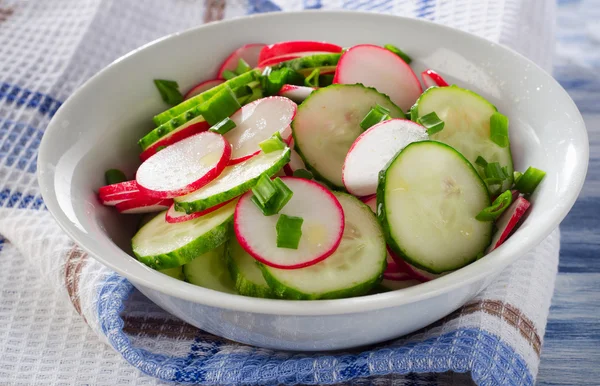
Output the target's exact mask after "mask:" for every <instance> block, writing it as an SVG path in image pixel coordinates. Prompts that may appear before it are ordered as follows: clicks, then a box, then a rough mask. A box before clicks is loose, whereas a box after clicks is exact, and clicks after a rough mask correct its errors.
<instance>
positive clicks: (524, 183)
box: [515, 166, 546, 194]
mask: <svg viewBox="0 0 600 386" xmlns="http://www.w3.org/2000/svg"><path fill="white" fill-rule="evenodd" d="M544 176H546V172H544V171H543V170H540V169H536V168H534V167H532V166H530V167H528V168H527V170H525V173H523V175H522V176H521V178H519V180H518V181H517V182H516V184H515V189H516V190H518V191H519V192H521V193H523V194H531V193H533V191H534V190H535V188H537V186H538V185H539V184H540V182H542V180H543V179H544Z"/></svg>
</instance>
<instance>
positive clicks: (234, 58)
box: [218, 43, 265, 79]
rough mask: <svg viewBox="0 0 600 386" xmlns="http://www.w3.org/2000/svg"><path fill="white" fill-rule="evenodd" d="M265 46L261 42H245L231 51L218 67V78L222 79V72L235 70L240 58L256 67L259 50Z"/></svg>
mask: <svg viewBox="0 0 600 386" xmlns="http://www.w3.org/2000/svg"><path fill="white" fill-rule="evenodd" d="M264 47H265V45H264V44H262V43H254V44H246V45H245V46H242V47H240V48H238V49H237V50H235V51H233V52H232V53H231V55H229V56H228V57H227V59H225V60H224V61H223V64H221V67H220V68H219V73H218V78H219V79H223V72H225V71H235V69H236V68H237V65H238V63H239V61H240V59H243V60H244V61H245V62H246V63H248V65H249V66H250V67H256V66H257V65H258V57H259V55H260V52H261V51H262V49H263V48H264Z"/></svg>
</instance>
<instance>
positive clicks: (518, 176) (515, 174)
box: [513, 170, 523, 184]
mask: <svg viewBox="0 0 600 386" xmlns="http://www.w3.org/2000/svg"><path fill="white" fill-rule="evenodd" d="M522 175H523V173H521V172H518V171H516V170H515V171H514V172H513V181H514V182H515V184H516V183H517V182H518V181H519V179H520V178H521V176H522Z"/></svg>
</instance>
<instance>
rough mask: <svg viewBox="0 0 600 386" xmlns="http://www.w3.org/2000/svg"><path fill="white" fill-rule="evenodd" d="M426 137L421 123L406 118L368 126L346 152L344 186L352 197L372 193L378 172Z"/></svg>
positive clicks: (374, 189) (425, 131) (343, 172)
mask: <svg viewBox="0 0 600 386" xmlns="http://www.w3.org/2000/svg"><path fill="white" fill-rule="evenodd" d="M428 138H429V136H428V135H427V130H426V129H425V128H424V127H423V126H421V125H419V124H417V123H414V122H412V121H409V120H406V119H392V120H388V121H384V122H381V123H379V124H377V125H375V126H373V127H371V128H369V129H368V130H367V131H365V132H364V133H362V134H361V135H360V136H359V137H358V138H357V139H356V141H354V144H352V147H350V150H349V151H348V154H347V155H346V159H345V161H344V166H343V168H342V180H343V181H344V186H345V187H346V189H347V190H348V192H350V193H352V194H354V195H355V196H367V195H370V194H375V193H376V191H377V179H378V175H379V171H380V170H382V169H383V168H385V166H386V165H387V164H388V162H389V161H390V160H391V159H392V158H394V156H395V155H396V154H397V153H398V152H399V151H400V150H402V149H404V148H405V147H406V146H407V145H408V144H409V143H412V142H416V141H424V140H427V139H428Z"/></svg>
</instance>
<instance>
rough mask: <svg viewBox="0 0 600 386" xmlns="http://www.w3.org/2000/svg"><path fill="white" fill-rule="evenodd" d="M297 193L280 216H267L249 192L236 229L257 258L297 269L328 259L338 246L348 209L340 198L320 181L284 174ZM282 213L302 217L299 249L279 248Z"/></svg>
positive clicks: (237, 212)
mask: <svg viewBox="0 0 600 386" xmlns="http://www.w3.org/2000/svg"><path fill="white" fill-rule="evenodd" d="M281 179H282V180H283V182H284V183H285V184H286V185H287V186H288V187H289V188H290V189H291V190H292V192H294V195H293V196H292V198H291V199H290V201H289V202H288V203H287V204H286V205H285V207H283V209H282V210H281V211H280V212H279V214H278V215H273V216H265V215H263V213H262V212H261V211H260V209H259V208H258V207H257V206H256V205H255V204H254V202H252V201H251V197H252V192H251V191H250V192H248V193H246V194H245V195H244V196H242V198H240V201H239V202H238V205H237V207H236V210H235V215H234V230H235V234H236V236H237V238H238V241H239V242H240V245H241V246H242V247H243V248H244V249H245V250H246V252H248V253H249V254H250V255H252V256H253V257H254V258H255V259H256V260H258V261H260V262H262V263H264V264H266V265H268V266H271V267H275V268H281V269H295V268H302V267H307V266H310V265H313V264H316V263H318V262H319V261H321V260H324V259H325V258H327V257H328V256H329V255H331V254H332V253H333V252H335V250H336V248H337V247H338V245H339V243H340V241H341V239H342V234H343V232H344V212H343V210H342V207H341V205H340V203H339V201H338V199H337V198H336V197H335V196H334V195H333V194H332V193H331V192H330V191H328V190H327V189H326V188H324V187H323V186H321V185H319V184H317V183H316V182H313V181H310V180H305V179H302V178H293V177H282V178H281ZM281 214H285V215H288V216H296V217H302V218H303V219H304V222H303V223H302V237H301V239H300V243H299V245H298V249H289V248H278V247H277V231H276V224H277V221H278V219H279V217H280V215H281Z"/></svg>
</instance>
